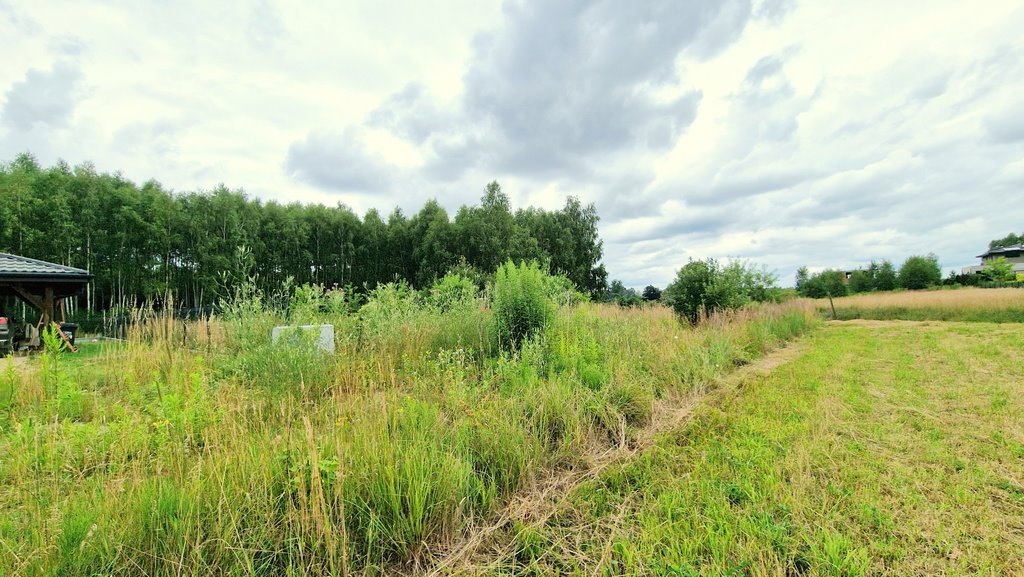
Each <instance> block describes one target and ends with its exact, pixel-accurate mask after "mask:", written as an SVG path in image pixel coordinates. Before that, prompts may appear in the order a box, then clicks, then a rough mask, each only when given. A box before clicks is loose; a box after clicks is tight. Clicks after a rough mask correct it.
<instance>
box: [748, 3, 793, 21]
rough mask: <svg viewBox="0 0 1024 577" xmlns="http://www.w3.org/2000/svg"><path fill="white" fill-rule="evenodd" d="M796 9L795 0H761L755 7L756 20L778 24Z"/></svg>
mask: <svg viewBox="0 0 1024 577" xmlns="http://www.w3.org/2000/svg"><path fill="white" fill-rule="evenodd" d="M794 8H796V1H795V0H761V2H758V3H757V4H755V5H754V18H755V19H757V20H767V21H769V22H771V23H773V24H777V23H779V22H781V21H782V19H783V18H785V17H786V15H787V14H789V13H790V12H792V11H793V9H794Z"/></svg>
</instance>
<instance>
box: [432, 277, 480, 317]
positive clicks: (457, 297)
mask: <svg viewBox="0 0 1024 577" xmlns="http://www.w3.org/2000/svg"><path fill="white" fill-rule="evenodd" d="M476 295H477V288H476V284H475V283H474V282H473V281H472V280H471V279H469V278H467V277H464V276H462V275H460V274H458V273H453V272H450V273H448V274H446V275H444V278H442V279H440V280H438V281H437V282H435V283H434V286H432V287H430V293H429V295H428V296H427V304H429V305H430V306H432V307H434V308H436V309H437V310H438V311H440V312H447V311H450V310H453V309H461V308H468V307H471V306H473V304H474V303H475V301H476Z"/></svg>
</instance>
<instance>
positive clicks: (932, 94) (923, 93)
mask: <svg viewBox="0 0 1024 577" xmlns="http://www.w3.org/2000/svg"><path fill="white" fill-rule="evenodd" d="M948 86H949V74H936V75H935V76H932V77H931V78H928V79H926V80H925V81H924V82H922V83H920V84H918V85H917V86H916V87H915V88H914V89H913V91H912V92H911V96H912V97H913V98H914V99H917V100H931V99H932V98H937V97H939V96H942V95H943V94H945V93H946V88H947V87H948Z"/></svg>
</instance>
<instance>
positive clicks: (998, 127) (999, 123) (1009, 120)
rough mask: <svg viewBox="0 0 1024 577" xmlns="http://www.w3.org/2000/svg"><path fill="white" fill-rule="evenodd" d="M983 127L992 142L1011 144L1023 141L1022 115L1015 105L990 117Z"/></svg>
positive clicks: (1023, 124)
mask: <svg viewBox="0 0 1024 577" xmlns="http://www.w3.org/2000/svg"><path fill="white" fill-rule="evenodd" d="M984 125H985V130H986V132H987V133H988V137H989V139H990V140H991V141H992V142H995V143H998V144H1011V143H1014V142H1021V141H1024V114H1022V113H1021V111H1020V109H1019V107H1018V106H1017V105H1014V106H1013V107H1011V108H1007V109H1006V110H1003V111H1000V112H997V113H995V114H992V115H990V116H989V117H988V118H986V119H985V121H984Z"/></svg>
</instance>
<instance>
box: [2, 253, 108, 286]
mask: <svg viewBox="0 0 1024 577" xmlns="http://www.w3.org/2000/svg"><path fill="white" fill-rule="evenodd" d="M91 278H92V275H91V274H89V271H87V270H82V269H80V268H74V267H70V266H64V265H62V264H55V263H52V262H46V261H44V260H36V259H34V258H28V257H24V256H18V255H15V254H8V253H6V252H0V281H2V282H18V281H40V280H54V281H72V282H73V281H88V280H89V279H91Z"/></svg>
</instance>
